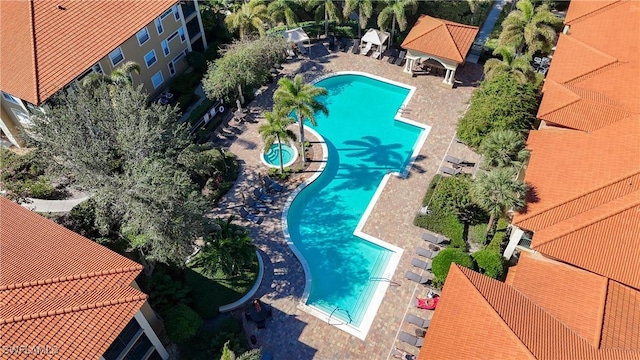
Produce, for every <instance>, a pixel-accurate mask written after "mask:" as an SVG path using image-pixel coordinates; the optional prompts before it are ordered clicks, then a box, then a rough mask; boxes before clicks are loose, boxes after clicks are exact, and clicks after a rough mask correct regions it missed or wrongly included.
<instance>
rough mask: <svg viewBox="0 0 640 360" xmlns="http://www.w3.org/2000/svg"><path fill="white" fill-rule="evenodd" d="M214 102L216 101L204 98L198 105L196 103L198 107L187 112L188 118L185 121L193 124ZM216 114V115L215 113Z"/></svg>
mask: <svg viewBox="0 0 640 360" xmlns="http://www.w3.org/2000/svg"><path fill="white" fill-rule="evenodd" d="M215 103H216V102H215V101H213V100H210V99H208V98H205V99H204V100H202V102H201V103H200V105H198V107H196V108H195V109H193V111H192V112H191V114H189V118H187V122H188V123H189V124H191V126H194V125H195V124H196V123H197V122H198V120H200V119H201V118H202V117H203V116H204V114H206V113H207V111H209V109H211V107H212V106H213V104H215ZM216 111H217V110H216ZM216 116H218V115H217V114H216Z"/></svg>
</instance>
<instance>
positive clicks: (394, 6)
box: [378, 0, 418, 46]
mask: <svg viewBox="0 0 640 360" xmlns="http://www.w3.org/2000/svg"><path fill="white" fill-rule="evenodd" d="M382 3H383V8H382V10H381V11H380V14H378V27H379V28H380V30H382V31H385V30H386V29H387V28H388V27H389V22H391V38H390V39H389V46H391V45H393V36H394V35H395V32H396V23H398V27H399V28H400V31H405V29H406V28H407V11H409V13H411V14H413V13H414V12H415V11H416V9H417V8H418V2H417V0H384V1H383V2H382Z"/></svg>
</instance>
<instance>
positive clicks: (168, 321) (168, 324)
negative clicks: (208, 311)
mask: <svg viewBox="0 0 640 360" xmlns="http://www.w3.org/2000/svg"><path fill="white" fill-rule="evenodd" d="M202 324H203V321H202V318H200V315H198V314H197V313H196V312H195V311H193V310H191V308H190V307H188V306H187V305H184V304H178V305H176V306H175V307H173V308H171V309H170V310H169V311H167V312H166V314H165V316H164V325H165V328H166V330H167V336H169V339H170V340H171V341H173V342H175V343H184V342H185V341H188V340H189V339H191V338H192V337H194V336H195V335H196V333H197V332H198V329H199V328H200V326H202Z"/></svg>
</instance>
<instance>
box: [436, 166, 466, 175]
mask: <svg viewBox="0 0 640 360" xmlns="http://www.w3.org/2000/svg"><path fill="white" fill-rule="evenodd" d="M440 171H441V172H442V173H443V174H445V175H458V174H460V173H461V172H462V169H461V168H457V169H452V168H450V167H446V166H443V167H442V168H441V169H440Z"/></svg>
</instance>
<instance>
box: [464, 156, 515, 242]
mask: <svg viewBox="0 0 640 360" xmlns="http://www.w3.org/2000/svg"><path fill="white" fill-rule="evenodd" d="M526 192H527V185H526V184H525V183H523V182H521V181H519V180H516V178H515V171H514V170H513V169H512V168H495V169H493V170H491V171H490V172H488V173H485V172H480V173H479V174H478V176H477V178H476V179H475V181H474V182H473V185H472V187H471V197H472V198H473V200H474V201H475V202H476V204H478V206H480V207H481V208H482V209H484V210H485V211H487V212H488V213H489V224H487V230H486V232H485V235H487V236H488V235H489V233H490V232H491V229H493V226H494V224H495V221H496V218H497V217H499V216H501V215H503V214H504V213H505V212H506V211H507V210H508V209H515V210H518V209H520V208H522V207H524V205H525V200H524V197H525V194H526Z"/></svg>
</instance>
